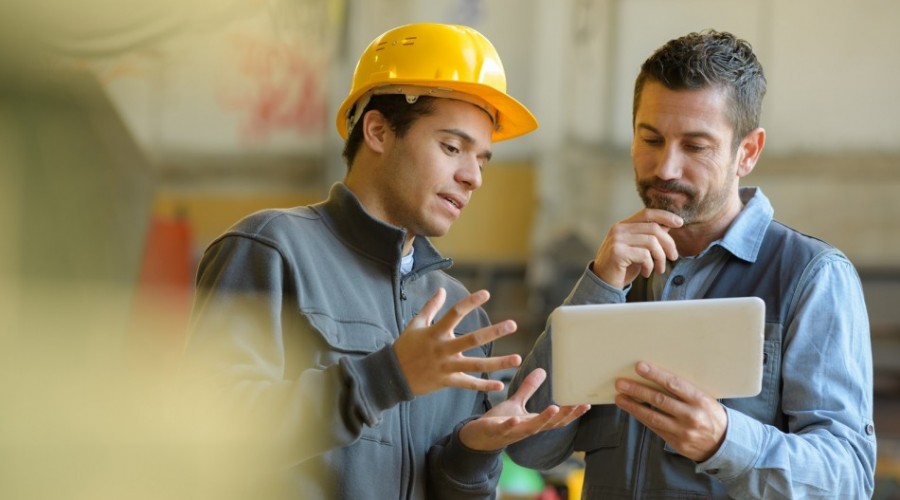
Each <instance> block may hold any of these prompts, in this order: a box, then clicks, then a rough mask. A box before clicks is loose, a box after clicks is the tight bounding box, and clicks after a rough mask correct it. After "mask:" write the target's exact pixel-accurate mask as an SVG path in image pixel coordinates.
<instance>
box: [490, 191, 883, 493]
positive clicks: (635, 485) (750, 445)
mask: <svg viewBox="0 0 900 500" xmlns="http://www.w3.org/2000/svg"><path fill="white" fill-rule="evenodd" d="M741 196H742V199H743V201H744V203H745V207H744V209H743V210H742V212H741V213H740V214H739V215H738V217H737V218H736V219H735V221H734V222H733V223H732V225H731V227H730V228H729V230H728V231H727V232H726V234H725V236H724V237H723V238H722V239H720V240H718V241H715V242H713V243H711V244H710V245H709V246H708V247H707V248H706V249H705V250H704V251H703V252H702V253H700V254H699V255H697V256H694V257H685V258H681V259H679V260H678V261H676V262H674V263H670V264H669V266H668V268H667V270H666V272H665V273H664V274H659V275H654V276H653V277H652V278H651V280H650V282H649V284H648V286H649V288H648V292H647V294H648V299H649V300H680V299H692V298H701V297H704V296H705V293H706V291H707V290H708V288H709V287H710V284H711V283H712V281H713V279H714V278H715V277H716V275H717V274H718V272H719V270H720V269H721V268H722V267H723V265H724V264H725V262H726V261H727V260H728V259H729V258H730V257H731V256H734V257H737V258H739V259H742V260H745V261H748V262H754V261H755V260H756V257H757V254H758V251H759V249H760V247H761V245H762V241H763V236H764V235H765V234H766V228H767V227H768V226H769V224H770V222H772V216H773V209H772V206H771V204H770V203H769V201H768V199H767V198H766V197H765V195H763V193H762V191H761V190H759V189H758V188H744V189H742V190H741ZM676 277H677V279H676ZM628 291H629V290H628V289H626V290H620V289H617V288H614V287H612V286H610V285H608V284H607V283H605V282H603V281H602V280H601V279H599V278H598V277H597V276H596V275H594V274H593V273H592V272H591V271H590V270H586V271H585V273H584V275H583V276H582V278H581V280H580V281H579V283H578V284H577V285H576V287H575V289H574V290H573V291H572V293H571V294H570V296H569V297H568V298H567V299H566V302H565V303H566V304H573V305H574V304H589V303H619V302H624V301H625V300H626V295H627V292H628ZM791 310H792V312H791V313H790V316H789V317H788V318H787V321H786V322H785V324H784V325H781V327H782V329H783V331H782V335H781V338H783V339H784V344H783V345H780V342H779V346H778V352H777V353H776V354H777V356H776V359H778V360H780V363H778V366H777V367H773V371H772V373H773V374H774V376H772V377H771V379H770V380H764V384H768V385H769V387H768V389H770V390H773V391H779V394H778V395H779V396H780V397H778V398H776V401H777V403H776V404H775V405H774V406H776V407H774V408H756V407H755V406H763V405H765V404H766V403H763V402H762V401H765V399H764V398H759V399H752V400H750V399H748V400H734V401H733V402H732V401H727V400H726V401H723V405H724V406H725V408H726V412H727V416H728V427H727V430H726V434H725V439H724V442H723V443H722V445H721V447H720V448H719V449H718V450H717V452H716V453H715V454H714V455H713V456H712V457H711V458H710V459H708V460H707V461H705V462H703V463H694V462H691V461H690V460H688V459H686V458H684V457H681V456H680V455H677V453H676V452H675V451H674V450H673V449H671V448H670V447H668V446H667V445H666V444H665V443H664V442H662V441H661V440H660V439H659V438H658V436H655V435H652V433H651V432H650V431H649V430H648V429H646V427H644V426H643V425H641V424H640V423H638V422H637V421H636V420H634V419H633V418H631V417H629V416H628V415H627V414H625V413H624V412H622V411H621V410H618V409H617V408H616V407H615V406H613V405H606V406H595V407H594V408H593V409H592V410H591V412H589V413H588V414H587V415H585V417H582V418H581V420H580V421H579V422H577V423H573V424H572V425H570V426H568V427H567V428H565V429H560V430H558V431H551V432H548V433H543V434H539V435H537V436H534V437H532V438H529V439H527V440H525V441H523V442H520V443H517V444H516V445H513V446H511V447H510V448H509V449H508V450H507V451H508V453H509V455H510V456H511V457H512V458H513V459H514V460H515V461H516V462H518V463H520V464H522V465H525V466H529V467H534V468H549V467H552V466H554V465H555V464H556V463H559V462H560V461H562V460H564V459H565V458H566V457H567V456H568V455H569V454H570V453H571V452H572V451H573V450H581V451H585V452H586V462H587V471H586V475H585V476H586V477H585V488H584V495H585V496H584V498H601V497H602V498H616V497H626V496H627V497H628V498H642V497H644V496H646V495H651V496H652V495H654V494H655V495H662V496H671V495H675V494H677V495H679V498H694V497H695V496H696V497H700V496H703V495H705V496H707V497H708V496H710V495H712V496H713V497H724V496H726V495H727V496H729V497H733V498H869V497H870V496H871V494H872V490H873V487H874V469H875V435H874V427H873V424H872V361H871V344H870V336H869V326H868V316H867V312H866V307H865V303H864V299H863V293H862V289H861V285H860V282H859V277H858V275H857V273H856V271H855V269H854V268H853V266H852V264H851V263H850V262H849V261H848V260H847V259H846V257H844V256H843V254H841V253H839V252H830V253H828V254H827V255H825V256H824V257H822V258H820V259H816V260H814V261H813V262H812V263H810V264H809V266H808V268H806V269H804V270H803V274H802V275H801V278H800V281H799V283H798V286H797V290H796V294H795V298H794V302H793V303H792V307H791ZM767 328H768V325H767ZM551 338H552V332H551V331H550V330H549V329H548V330H547V331H545V332H544V334H543V335H542V336H541V337H540V338H539V339H538V341H537V342H536V344H535V346H534V348H533V350H532V352H531V353H530V354H529V355H528V357H527V358H526V360H525V362H524V363H523V366H522V368H521V369H520V370H519V374H518V375H517V377H516V378H515V379H514V380H513V383H512V384H511V385H510V389H509V391H510V394H512V393H513V392H514V391H515V390H516V389H517V387H518V385H519V383H520V382H521V377H522V376H524V374H527V373H529V372H530V371H531V370H533V369H534V368H535V367H538V366H542V367H544V368H546V369H548V372H550V371H551V366H550V344H551ZM767 338H768V332H767ZM770 361H771V360H770ZM776 363H777V362H776ZM779 373H780V375H779ZM550 386H551V384H550V383H549V381H548V382H546V383H545V384H544V385H543V386H542V387H541V389H540V390H539V391H538V393H537V394H535V396H533V397H532V399H531V400H530V401H529V404H528V407H529V409H530V410H532V411H539V410H540V409H542V408H544V407H546V405H547V404H550V403H552V399H551V396H552V395H551V394H550ZM764 390H765V389H764ZM769 404H771V403H769ZM729 405H730V406H739V407H741V408H742V410H744V411H739V410H737V409H735V408H733V407H730V406H729ZM750 414H753V415H757V416H759V415H773V417H772V418H768V417H764V418H762V420H760V419H759V418H758V417H757V418H754V417H752V416H750ZM653 440H657V444H656V445H654V444H653ZM673 471H674V472H673Z"/></svg>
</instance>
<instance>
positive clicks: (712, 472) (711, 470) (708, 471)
mask: <svg viewBox="0 0 900 500" xmlns="http://www.w3.org/2000/svg"><path fill="white" fill-rule="evenodd" d="M706 473H707V474H709V475H711V476H715V475H716V474H718V473H719V469H709V470H707V471H706Z"/></svg>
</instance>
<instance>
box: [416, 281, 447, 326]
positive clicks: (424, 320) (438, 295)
mask: <svg viewBox="0 0 900 500" xmlns="http://www.w3.org/2000/svg"><path fill="white" fill-rule="evenodd" d="M446 301H447V291H446V290H444V288H438V290H437V291H436V292H434V295H432V296H431V298H430V299H428V302H425V305H424V306H422V309H420V310H419V314H416V316H415V317H414V318H413V319H412V321H411V323H412V324H413V325H414V326H415V327H416V328H425V327H427V326H429V325H431V323H433V322H434V316H435V315H436V314H437V313H438V311H440V310H441V308H442V307H444V302H446Z"/></svg>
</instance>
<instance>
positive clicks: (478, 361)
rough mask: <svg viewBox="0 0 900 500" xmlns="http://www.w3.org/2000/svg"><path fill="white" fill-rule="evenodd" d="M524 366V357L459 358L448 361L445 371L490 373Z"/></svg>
mask: <svg viewBox="0 0 900 500" xmlns="http://www.w3.org/2000/svg"><path fill="white" fill-rule="evenodd" d="M520 364H522V356H519V355H518V354H507V355H506V356H494V357H490V358H475V357H469V356H459V357H457V358H455V359H453V360H450V361H447V362H446V364H445V365H444V369H445V370H446V371H448V372H468V373H489V372H493V371H497V370H504V369H506V368H515V367H517V366H519V365H520Z"/></svg>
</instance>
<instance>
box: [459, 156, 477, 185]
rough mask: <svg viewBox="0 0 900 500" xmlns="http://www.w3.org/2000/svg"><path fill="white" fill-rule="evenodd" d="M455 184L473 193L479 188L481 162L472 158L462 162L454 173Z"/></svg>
mask: <svg viewBox="0 0 900 500" xmlns="http://www.w3.org/2000/svg"><path fill="white" fill-rule="evenodd" d="M455 178H456V182H459V183H460V184H463V185H464V186H466V187H467V188H468V189H469V190H471V191H474V190H476V189H478V188H480V187H481V182H482V179H481V161H480V160H479V159H478V158H475V157H472V158H470V159H468V160H466V161H465V162H464V164H463V165H461V166H460V168H459V169H458V170H457V171H456V176H455Z"/></svg>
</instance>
